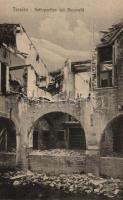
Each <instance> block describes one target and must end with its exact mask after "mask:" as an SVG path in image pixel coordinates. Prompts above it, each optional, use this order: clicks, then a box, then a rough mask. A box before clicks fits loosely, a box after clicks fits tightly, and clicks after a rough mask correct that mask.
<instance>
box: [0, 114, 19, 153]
mask: <svg viewBox="0 0 123 200" xmlns="http://www.w3.org/2000/svg"><path fill="white" fill-rule="evenodd" d="M15 151H16V129H15V125H14V123H13V122H12V121H11V120H9V119H7V118H4V117H0V152H15Z"/></svg>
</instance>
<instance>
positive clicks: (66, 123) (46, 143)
mask: <svg viewBox="0 0 123 200" xmlns="http://www.w3.org/2000/svg"><path fill="white" fill-rule="evenodd" d="M56 148H58V149H81V150H86V139H85V132H84V129H83V128H82V126H81V124H80V122H79V121H77V120H76V119H75V118H73V117H72V116H70V115H68V114H66V113H61V112H57V113H49V114H47V115H45V116H43V117H42V118H40V119H39V120H38V121H37V122H36V124H35V125H34V130H33V149H34V150H36V149H40V150H41V149H42V150H43V149H56Z"/></svg>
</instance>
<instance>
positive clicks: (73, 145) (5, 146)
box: [0, 112, 123, 157]
mask: <svg viewBox="0 0 123 200" xmlns="http://www.w3.org/2000/svg"><path fill="white" fill-rule="evenodd" d="M30 134H32V147H33V150H46V149H47V150H48V149H72V150H86V149H87V145H86V143H87V141H86V132H85V131H84V128H83V127H82V125H81V124H80V122H79V121H78V120H76V119H75V118H74V117H73V116H71V115H68V114H66V113H62V112H53V113H48V114H46V115H44V116H43V117H41V118H39V119H38V120H37V121H36V122H35V123H34V126H33V131H32V132H31V133H30ZM29 137H30V136H29ZM100 138H101V139H100V153H101V156H110V155H113V156H115V155H116V156H120V157H123V115H119V116H118V117H116V118H114V119H113V120H111V121H110V122H109V123H108V124H107V125H106V127H105V129H104V131H103V133H102V134H101V137H100ZM27 142H28V141H27ZM16 143H17V138H16V127H15V124H14V122H13V121H12V120H10V119H8V118H5V117H0V152H16V146H17V144H16Z"/></svg>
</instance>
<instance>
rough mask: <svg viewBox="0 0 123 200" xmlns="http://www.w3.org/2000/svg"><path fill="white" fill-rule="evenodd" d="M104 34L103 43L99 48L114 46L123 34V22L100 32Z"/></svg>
mask: <svg viewBox="0 0 123 200" xmlns="http://www.w3.org/2000/svg"><path fill="white" fill-rule="evenodd" d="M100 32H101V33H103V36H102V38H101V39H100V40H101V43H100V44H99V45H97V47H101V46H106V45H110V44H112V43H113V42H114V41H115V39H116V38H117V37H118V36H119V34H120V33H121V32H123V21H122V22H120V23H117V24H113V25H112V27H110V28H109V29H108V30H107V31H100Z"/></svg>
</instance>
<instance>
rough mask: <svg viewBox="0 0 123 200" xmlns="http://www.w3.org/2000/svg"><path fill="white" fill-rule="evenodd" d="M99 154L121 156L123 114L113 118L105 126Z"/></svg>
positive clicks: (122, 150) (122, 152) (122, 151)
mask: <svg viewBox="0 0 123 200" xmlns="http://www.w3.org/2000/svg"><path fill="white" fill-rule="evenodd" d="M100 145H101V155H103V156H106V155H117V156H118V155H119V156H123V115H119V116H118V117H116V118H114V119H113V120H112V121H111V122H110V123H109V124H108V125H107V126H106V128H105V130H104V132H103V134H102V138H101V143H100Z"/></svg>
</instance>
